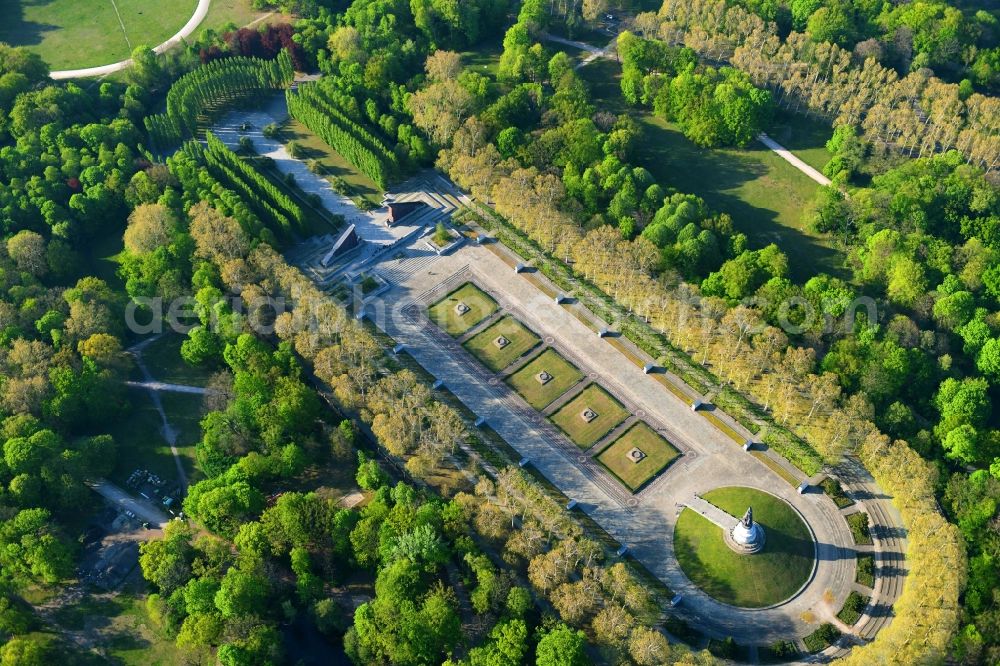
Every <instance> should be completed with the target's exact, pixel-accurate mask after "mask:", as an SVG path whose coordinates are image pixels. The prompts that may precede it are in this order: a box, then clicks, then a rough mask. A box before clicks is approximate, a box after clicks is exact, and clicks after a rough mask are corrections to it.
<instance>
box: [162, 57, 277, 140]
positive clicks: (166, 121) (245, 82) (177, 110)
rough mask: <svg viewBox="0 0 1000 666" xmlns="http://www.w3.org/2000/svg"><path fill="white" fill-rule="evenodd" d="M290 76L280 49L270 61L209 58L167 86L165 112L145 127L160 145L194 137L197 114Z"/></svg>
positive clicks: (249, 94) (244, 96) (245, 97)
mask: <svg viewBox="0 0 1000 666" xmlns="http://www.w3.org/2000/svg"><path fill="white" fill-rule="evenodd" d="M294 75H295V71H294V68H293V67H292V60H291V57H290V56H289V55H288V52H287V51H284V50H283V51H281V53H279V54H278V57H277V58H275V59H274V60H262V59H260V58H247V57H243V56H236V57H233V58H224V59H222V60H213V61H212V62H210V63H208V64H205V65H202V66H201V67H198V68H197V69H195V70H193V71H191V72H189V73H187V74H185V75H184V76H182V77H181V78H179V79H177V81H176V82H174V84H173V85H172V86H170V90H169V91H168V92H167V111H166V113H160V114H157V115H153V116H149V117H147V118H146V120H145V124H146V129H147V130H148V131H149V135H150V138H152V140H153V141H154V142H155V143H156V145H158V146H159V147H160V148H163V147H165V146H171V145H175V144H177V143H180V142H181V141H182V140H183V139H184V138H186V137H192V136H194V133H195V131H196V130H197V127H198V118H199V117H200V116H203V115H205V114H206V113H207V112H209V111H211V110H212V109H215V108H219V107H221V106H223V105H225V104H229V103H232V102H237V101H242V100H246V99H249V98H252V97H254V96H256V95H258V94H260V93H261V92H262V91H264V90H268V89H278V88H282V87H284V86H286V85H288V84H289V83H290V82H291V80H292V78H293V77H294Z"/></svg>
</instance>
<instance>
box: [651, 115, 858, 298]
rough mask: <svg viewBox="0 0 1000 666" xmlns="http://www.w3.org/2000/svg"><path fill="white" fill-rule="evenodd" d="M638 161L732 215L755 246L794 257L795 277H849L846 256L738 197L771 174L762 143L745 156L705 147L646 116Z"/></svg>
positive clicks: (662, 178) (666, 184)
mask: <svg viewBox="0 0 1000 666" xmlns="http://www.w3.org/2000/svg"><path fill="white" fill-rule="evenodd" d="M642 120H643V123H642V126H643V129H644V132H643V137H642V141H641V146H640V148H639V149H638V151H637V156H636V157H637V160H636V161H637V162H638V163H639V164H641V165H643V166H645V167H646V168H647V169H649V170H650V172H651V173H652V174H653V175H654V176H655V177H656V179H657V181H658V182H659V183H660V184H661V185H662V186H664V187H670V188H674V189H676V190H677V191H679V192H684V193H690V194H696V195H698V196H700V197H701V198H702V199H704V200H705V203H706V204H708V207H709V208H710V209H711V210H713V211H716V212H721V213H728V214H729V215H730V216H731V217H732V219H733V223H734V225H735V227H736V229H737V230H739V231H742V232H744V233H745V234H746V235H747V237H748V239H749V241H750V246H751V247H752V248H761V247H764V246H766V245H768V244H770V243H776V244H777V245H778V246H779V247H780V248H781V249H782V250H783V251H784V252H785V253H786V254H787V255H788V256H789V263H790V268H791V273H792V277H793V278H797V279H806V278H808V277H811V276H812V275H814V274H815V273H816V271H817V269H820V270H824V271H826V272H828V273H831V274H833V275H836V276H837V277H845V276H846V271H844V269H843V268H842V256H841V254H840V253H839V252H837V251H836V250H835V249H833V248H831V247H829V246H827V245H825V244H824V243H823V242H821V241H820V240H819V239H817V238H816V237H814V236H811V235H810V234H808V233H805V232H804V231H802V230H800V229H797V228H795V227H791V226H788V225H787V224H782V222H781V221H780V220H779V219H778V213H777V212H776V211H775V210H772V209H769V208H763V207H761V206H756V205H753V204H751V203H749V202H748V201H746V200H744V199H743V198H741V197H740V196H739V195H738V194H734V192H737V191H739V190H740V188H742V187H744V186H746V185H747V184H748V183H751V182H753V181H756V180H760V179H762V178H765V177H767V176H768V175H769V173H770V169H769V167H768V166H767V165H766V164H765V163H764V162H762V161H761V159H759V158H758V157H757V156H756V154H757V153H760V154H762V155H763V154H764V153H767V152H768V150H767V148H765V147H764V146H762V145H759V144H751V145H750V146H748V147H747V148H746V149H745V150H744V152H743V153H742V154H740V153H734V152H732V151H726V150H714V149H708V148H701V147H699V146H697V145H695V144H694V143H692V142H691V141H690V140H688V139H687V137H685V136H684V135H683V134H682V133H681V132H680V131H679V130H678V129H676V128H675V127H671V126H668V125H666V124H664V123H663V122H662V121H660V120H659V119H656V118H652V117H650V116H646V117H645V118H644V119H642ZM774 190H775V191H774V193H773V198H774V200H775V201H781V200H782V198H786V197H788V196H789V193H788V192H783V191H781V188H780V187H775V188H774Z"/></svg>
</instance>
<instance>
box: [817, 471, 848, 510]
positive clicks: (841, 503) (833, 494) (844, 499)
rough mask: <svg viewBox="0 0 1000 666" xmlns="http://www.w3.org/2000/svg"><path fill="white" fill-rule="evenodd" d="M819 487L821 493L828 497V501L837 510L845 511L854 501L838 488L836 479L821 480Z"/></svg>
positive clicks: (838, 484) (838, 483)
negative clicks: (829, 500) (831, 501)
mask: <svg viewBox="0 0 1000 666" xmlns="http://www.w3.org/2000/svg"><path fill="white" fill-rule="evenodd" d="M819 485H820V488H822V489H823V492H825V493H826V494H827V495H829V496H830V499H832V500H833V503H834V504H836V505H837V506H838V507H839V508H841V509H845V508H847V507H849V506H851V505H852V504H854V500H852V499H851V498H850V497H848V496H847V495H846V494H845V493H844V489H843V488H841V487H840V482H839V481H837V480H836V479H831V478H830V477H827V478H825V479H823V480H822V481H821V482H820V484H819Z"/></svg>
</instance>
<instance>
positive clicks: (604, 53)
mask: <svg viewBox="0 0 1000 666" xmlns="http://www.w3.org/2000/svg"><path fill="white" fill-rule="evenodd" d="M540 36H541V38H542V39H544V40H545V41H547V42H552V43H554V44H562V45H563V46H570V47H572V48H574V49H579V50H581V51H585V52H586V53H587V57H586V58H584V59H583V60H581V61H580V62H579V63H577V65H576V67H574V68H573V69H580V68H581V67H584V66H586V65H589V64H590V63H592V62H594V61H595V60H597V59H598V58H610V57H612V56H613V55H614V54H615V48H616V47H617V45H618V35H615V36H613V37H612V38H611V41H610V42H608V45H607V46H605V47H604V48H603V49H602V48H598V47H596V46H594V45H593V44H588V43H586V42H578V41H575V40H572V39H566V38H565V37H558V36H556V35H550V34H549V33H547V32H545V33H542V34H541V35H540Z"/></svg>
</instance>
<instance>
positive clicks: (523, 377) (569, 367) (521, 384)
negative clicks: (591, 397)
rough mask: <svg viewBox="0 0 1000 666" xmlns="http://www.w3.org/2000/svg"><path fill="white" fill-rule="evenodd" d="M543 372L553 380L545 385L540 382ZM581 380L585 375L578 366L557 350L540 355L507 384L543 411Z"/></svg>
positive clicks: (510, 378) (512, 376) (514, 375)
mask: <svg viewBox="0 0 1000 666" xmlns="http://www.w3.org/2000/svg"><path fill="white" fill-rule="evenodd" d="M541 372H547V373H548V374H549V375H551V376H552V379H550V380H549V381H547V382H546V383H544V384H543V383H542V382H541V381H539V380H538V375H539V373H541ZM581 379H583V373H582V372H580V371H579V370H578V369H577V368H576V366H574V365H573V364H572V363H570V362H569V361H567V360H566V359H564V358H563V357H562V356H560V355H559V352H557V351H556V350H554V349H546V350H545V351H544V352H542V353H541V354H539V355H538V358H536V359H534V360H532V361H531V362H530V363H528V364H527V365H525V366H524V367H523V368H521V369H520V370H518V371H517V372H515V373H514V374H513V375H511V376H510V377H508V378H507V383H508V384H510V385H511V387H512V388H513V389H514V390H515V391H517V392H518V393H520V394H521V397H522V398H524V399H525V400H526V401H527V403H528V404H529V405H531V406H532V407H534V408H535V409H538V410H541V409H544V408H545V406H546V405H548V404H549V403H551V402H552V401H553V400H555V399H556V398H558V397H559V396H561V395H562V394H563V393H565V392H566V391H568V390H569V388H570V387H571V386H573V385H574V384H576V383H577V382H579V381H580V380H581Z"/></svg>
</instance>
